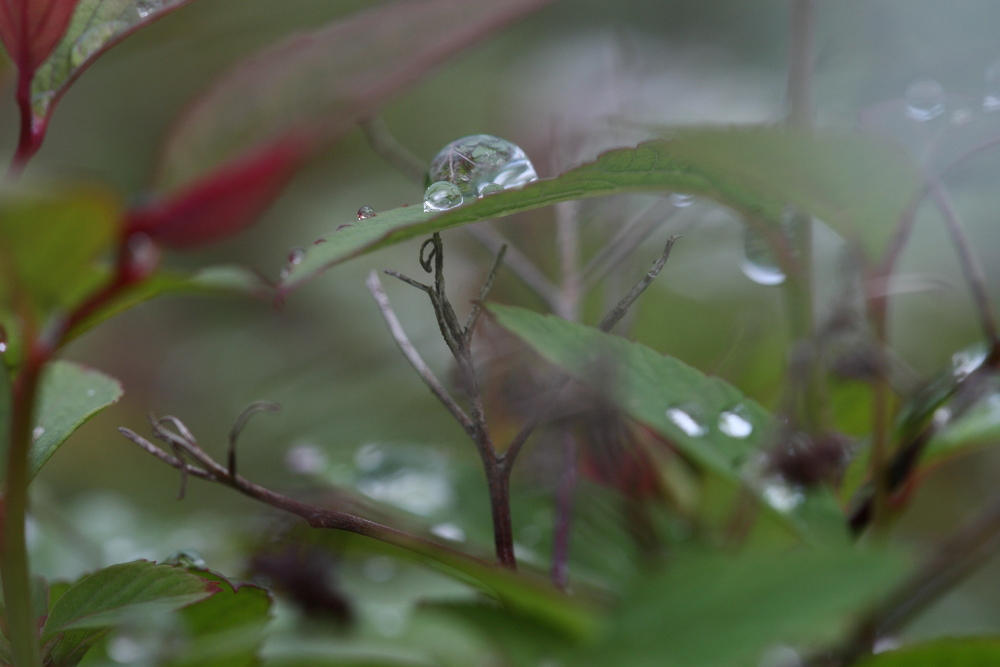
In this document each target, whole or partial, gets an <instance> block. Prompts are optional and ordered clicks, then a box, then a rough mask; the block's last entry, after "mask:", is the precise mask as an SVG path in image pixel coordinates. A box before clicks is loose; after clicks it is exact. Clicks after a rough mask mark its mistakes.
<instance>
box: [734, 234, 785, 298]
mask: <svg viewBox="0 0 1000 667" xmlns="http://www.w3.org/2000/svg"><path fill="white" fill-rule="evenodd" d="M740 270H741V271H743V275H745V276H746V277H747V278H749V279H750V280H752V281H754V282H755V283H757V284H758V285H780V284H781V283H783V282H785V272H784V271H782V270H781V266H780V265H779V264H778V260H776V259H775V258H774V253H773V252H771V246H770V244H768V242H767V239H766V238H765V237H764V235H763V234H761V233H760V232H758V231H756V230H755V229H753V228H752V227H750V226H747V228H746V229H745V230H744V232H743V261H741V262H740Z"/></svg>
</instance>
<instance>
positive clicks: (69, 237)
mask: <svg viewBox="0 0 1000 667" xmlns="http://www.w3.org/2000/svg"><path fill="white" fill-rule="evenodd" d="M118 221H119V206H118V201H117V200H116V199H115V198H114V197H112V196H110V195H108V194H107V193H105V192H103V191H100V190H94V189H86V188H82V187H76V186H67V187H63V188H60V189H59V190H55V189H32V190H27V189H21V190H17V191H14V192H10V193H7V196H5V197H4V198H3V200H2V202H0V308H10V307H11V305H12V304H11V301H12V299H15V298H18V297H20V298H23V299H25V300H26V301H27V303H28V304H30V305H31V306H34V309H35V311H36V314H39V315H44V314H46V313H47V312H48V311H49V310H51V309H53V308H56V307H62V308H66V307H68V306H70V305H72V304H74V303H76V302H78V301H79V300H80V299H81V298H83V297H84V296H85V295H86V293H87V292H86V290H87V289H89V288H90V287H91V286H92V282H91V280H90V278H91V276H92V271H93V264H94V261H95V260H96V259H98V258H99V257H100V256H101V255H102V254H104V253H105V252H107V250H108V248H109V247H110V246H111V244H112V242H113V240H114V237H115V234H116V232H117V228H118Z"/></svg>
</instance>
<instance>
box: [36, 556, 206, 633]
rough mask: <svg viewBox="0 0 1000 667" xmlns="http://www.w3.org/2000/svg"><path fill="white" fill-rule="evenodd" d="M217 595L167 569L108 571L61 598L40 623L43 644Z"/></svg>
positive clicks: (142, 566)
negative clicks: (70, 632)
mask: <svg viewBox="0 0 1000 667" xmlns="http://www.w3.org/2000/svg"><path fill="white" fill-rule="evenodd" d="M217 590H218V587H217V586H216V585H215V584H214V583H213V582H206V581H204V580H203V579H201V578H200V577H198V576H197V575H195V574H192V573H190V572H188V571H186V570H183V569H181V568H178V567H173V566H171V565H157V564H155V563H150V562H148V561H142V560H140V561H135V562H132V563H122V564H119V565H112V566H111V567H107V568H104V569H103V570H98V571H97V572H94V573H93V574H89V575H87V576H85V577H83V578H82V579H81V580H80V581H78V582H77V583H76V584H74V585H73V586H72V587H71V588H70V589H69V590H67V591H66V592H65V593H63V595H62V597H60V598H59V600H58V601H57V602H56V603H55V605H53V607H52V611H51V612H50V613H49V617H48V619H47V620H46V622H45V627H44V628H43V629H42V642H43V643H45V642H47V641H49V640H50V639H52V638H54V637H55V636H56V635H57V634H59V633H61V632H65V631H67V630H74V629H100V628H107V627H111V626H113V625H116V624H118V623H119V622H121V621H122V620H123V619H124V618H127V617H128V615H129V614H132V613H135V612H137V611H138V610H140V609H163V610H171V609H179V608H181V607H184V606H186V605H189V604H191V603H194V602H198V601H199V600H203V599H205V598H206V597H208V596H210V595H212V594H214V593H215V592H216V591H217Z"/></svg>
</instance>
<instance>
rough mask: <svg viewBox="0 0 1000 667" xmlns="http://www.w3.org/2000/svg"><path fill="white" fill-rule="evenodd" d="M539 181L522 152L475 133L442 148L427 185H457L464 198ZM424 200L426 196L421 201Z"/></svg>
mask: <svg viewBox="0 0 1000 667" xmlns="http://www.w3.org/2000/svg"><path fill="white" fill-rule="evenodd" d="M535 180H538V174H536V173H535V167H534V165H532V164H531V160H529V159H528V156H527V155H526V154H525V152H524V151H523V150H522V149H521V148H520V147H519V146H518V145H516V144H513V143H511V142H509V141H507V140H506V139H501V138H500V137H494V136H492V135H489V134H474V135H471V136H468V137H462V138H461V139H457V140H455V141H453V142H451V143H450V144H448V145H447V146H445V147H444V148H442V149H441V150H440V151H439V152H438V154H437V155H435V156H434V159H432V160H431V164H430V168H429V169H428V171H427V183H428V184H431V183H436V182H438V181H446V182H448V183H454V184H455V185H456V186H458V189H459V192H460V193H461V194H462V196H463V197H467V198H471V197H478V196H480V195H484V194H490V193H488V192H484V190H485V189H486V188H487V187H488V186H490V185H495V186H497V187H498V188H500V189H501V190H506V189H508V188H516V187H518V186H521V185H525V184H527V183H530V182H532V181H535ZM424 199H425V201H426V197H425V198H424Z"/></svg>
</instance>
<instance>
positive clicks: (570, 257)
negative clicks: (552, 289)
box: [555, 201, 582, 322]
mask: <svg viewBox="0 0 1000 667" xmlns="http://www.w3.org/2000/svg"><path fill="white" fill-rule="evenodd" d="M579 217H580V203H579V202H576V201H567V202H562V203H560V204H556V247H557V248H558V250H559V277H560V281H559V282H560V285H559V301H558V302H557V304H556V307H555V313H556V315H558V316H559V317H561V318H563V319H564V320H570V321H572V322H575V321H577V320H578V319H579V318H580V296H581V294H582V292H581V288H582V282H581V279H580V220H579Z"/></svg>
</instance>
